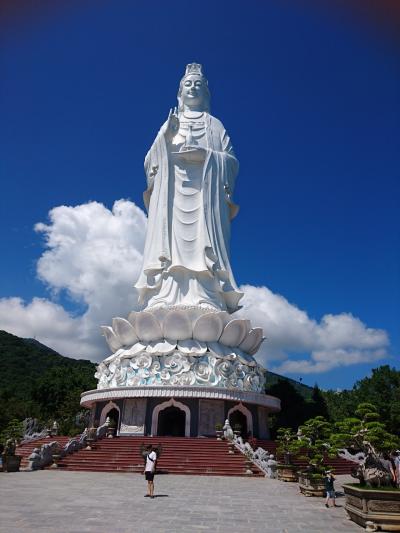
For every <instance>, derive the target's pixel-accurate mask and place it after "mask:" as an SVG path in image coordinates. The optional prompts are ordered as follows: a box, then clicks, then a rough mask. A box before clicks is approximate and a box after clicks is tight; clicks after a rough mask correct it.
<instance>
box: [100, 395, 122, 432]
mask: <svg viewBox="0 0 400 533" xmlns="http://www.w3.org/2000/svg"><path fill="white" fill-rule="evenodd" d="M108 416H109V417H110V420H111V419H112V420H113V421H115V422H116V426H115V427H116V428H118V427H119V426H118V424H119V417H120V409H119V407H118V405H117V404H116V403H114V402H112V401H109V402H108V404H107V405H105V406H104V407H103V409H102V411H101V415H100V426H102V425H103V424H104V422H105V421H106V419H107V417H108Z"/></svg>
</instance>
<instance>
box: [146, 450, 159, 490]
mask: <svg viewBox="0 0 400 533" xmlns="http://www.w3.org/2000/svg"><path fill="white" fill-rule="evenodd" d="M147 450H148V454H147V457H146V464H145V467H144V475H145V477H146V481H147V494H146V495H145V497H147V498H154V474H155V471H156V466H157V454H156V452H155V450H153V447H152V445H151V444H150V445H149V446H148V448H147Z"/></svg>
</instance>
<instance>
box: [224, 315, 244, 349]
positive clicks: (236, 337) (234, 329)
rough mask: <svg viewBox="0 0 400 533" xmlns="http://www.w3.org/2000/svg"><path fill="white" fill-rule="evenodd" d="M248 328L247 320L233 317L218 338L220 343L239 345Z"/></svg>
mask: <svg viewBox="0 0 400 533" xmlns="http://www.w3.org/2000/svg"><path fill="white" fill-rule="evenodd" d="M248 331H249V329H248V321H247V320H242V319H241V318H235V319H233V320H231V321H230V322H228V324H227V325H226V326H225V329H224V331H223V332H222V335H221V337H220V339H219V342H220V343H221V344H225V346H232V347H233V346H239V344H240V343H241V342H243V340H244V338H245V337H246V334H247V332H248Z"/></svg>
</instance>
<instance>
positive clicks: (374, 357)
mask: <svg viewBox="0 0 400 533" xmlns="http://www.w3.org/2000/svg"><path fill="white" fill-rule="evenodd" d="M242 290H243V291H244V293H245V296H244V298H243V309H241V310H240V312H239V313H240V314H241V316H243V317H245V316H246V317H248V318H250V319H251V321H252V323H254V324H257V325H260V326H262V327H263V329H264V335H265V336H266V337H267V339H266V341H265V342H264V343H263V344H262V346H261V348H260V350H259V352H258V354H257V359H258V361H259V362H261V363H263V364H264V365H266V366H267V368H269V369H270V370H273V371H274V372H277V373H281V374H288V373H295V374H309V373H320V372H326V371H328V370H331V369H333V368H335V367H338V366H349V365H353V364H356V363H366V362H374V361H378V360H379V359H382V358H384V357H387V356H388V354H387V347H388V345H389V339H388V335H387V333H386V332H385V331H384V330H381V329H373V328H368V327H366V326H365V324H363V323H362V322H361V320H360V319H358V318H356V317H354V316H352V315H351V314H349V313H341V314H339V315H332V314H327V315H325V316H323V317H322V319H321V320H320V321H319V322H317V321H316V320H314V319H312V318H310V317H309V316H308V314H307V313H306V312H305V311H302V310H301V309H299V308H298V307H296V306H295V305H293V304H292V303H290V302H288V301H287V300H286V298H284V297H283V296H280V295H279V294H274V293H273V292H272V291H270V290H269V289H268V288H267V287H253V286H251V285H244V286H243V287H242ZM299 354H300V358H299V357H298V356H299ZM304 354H306V356H305V355H304Z"/></svg>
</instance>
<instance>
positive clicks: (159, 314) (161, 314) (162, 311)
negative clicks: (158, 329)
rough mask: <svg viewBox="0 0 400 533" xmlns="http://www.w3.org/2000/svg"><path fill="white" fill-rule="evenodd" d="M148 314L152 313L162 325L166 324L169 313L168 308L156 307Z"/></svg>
mask: <svg viewBox="0 0 400 533" xmlns="http://www.w3.org/2000/svg"><path fill="white" fill-rule="evenodd" d="M148 312H149V313H151V314H152V315H153V316H154V318H156V319H157V320H158V322H159V323H160V324H162V323H163V322H164V320H165V317H166V315H167V314H168V313H169V311H168V309H167V308H166V307H156V308H154V309H151V310H149V311H148Z"/></svg>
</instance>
